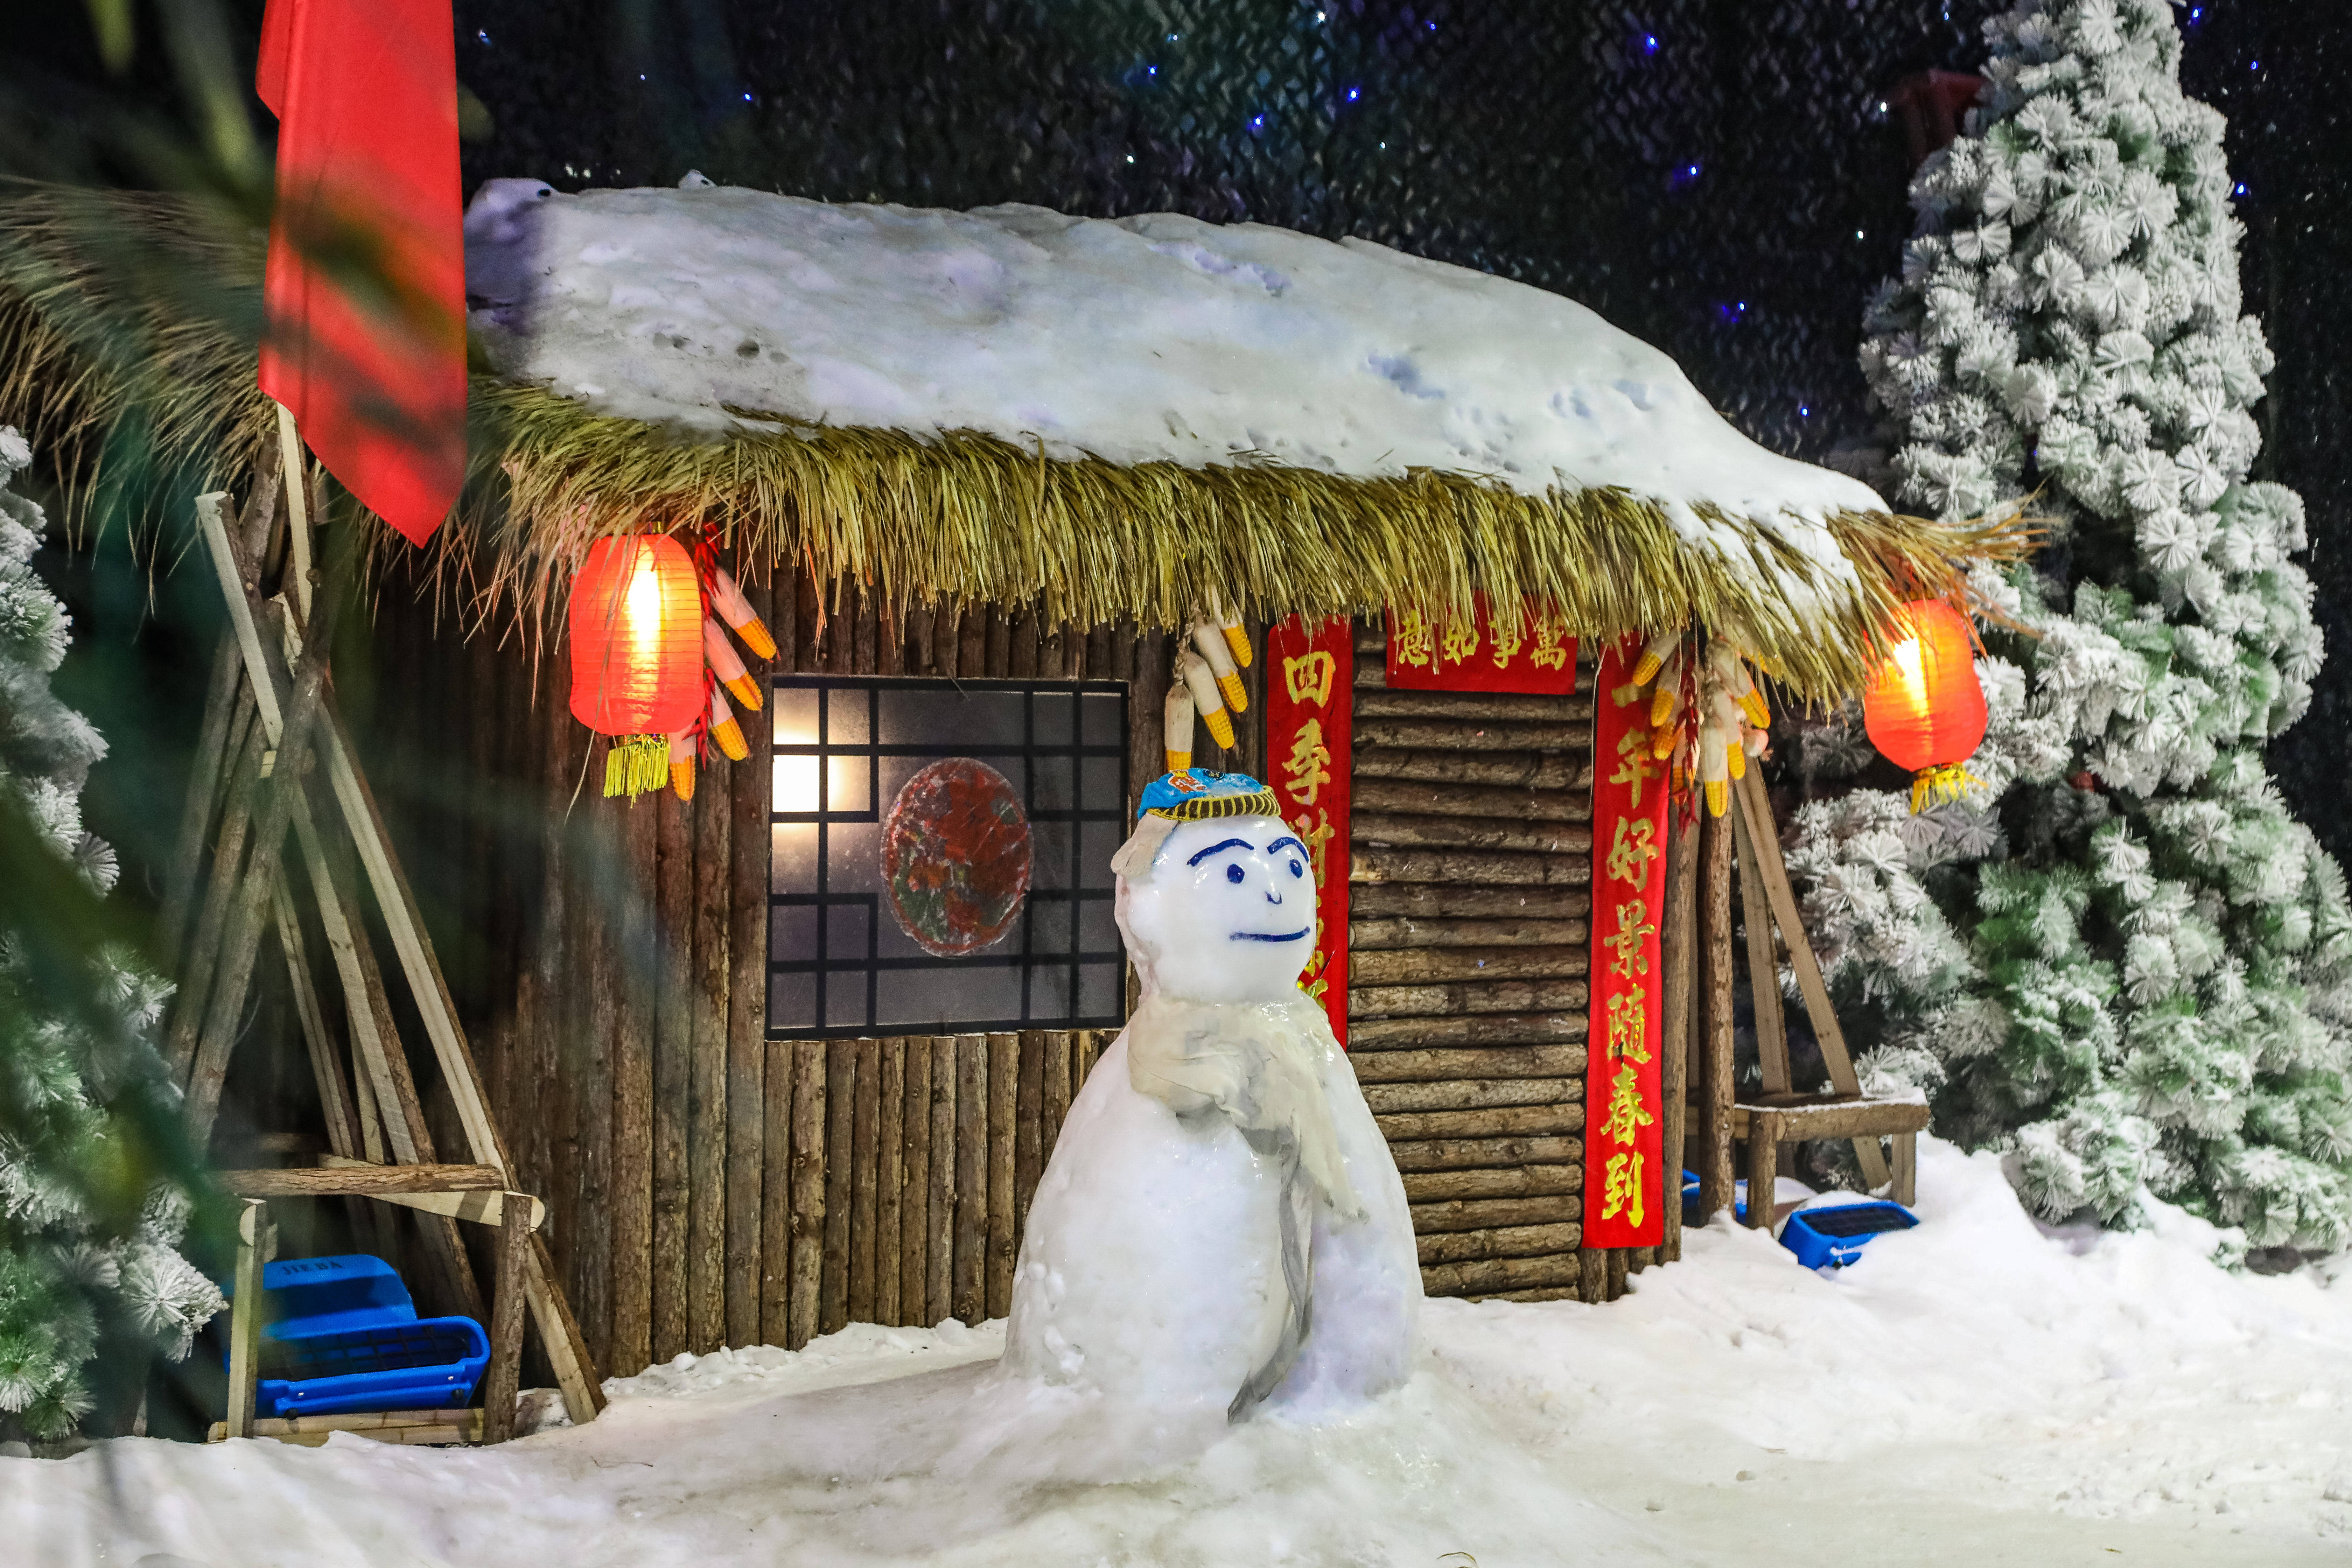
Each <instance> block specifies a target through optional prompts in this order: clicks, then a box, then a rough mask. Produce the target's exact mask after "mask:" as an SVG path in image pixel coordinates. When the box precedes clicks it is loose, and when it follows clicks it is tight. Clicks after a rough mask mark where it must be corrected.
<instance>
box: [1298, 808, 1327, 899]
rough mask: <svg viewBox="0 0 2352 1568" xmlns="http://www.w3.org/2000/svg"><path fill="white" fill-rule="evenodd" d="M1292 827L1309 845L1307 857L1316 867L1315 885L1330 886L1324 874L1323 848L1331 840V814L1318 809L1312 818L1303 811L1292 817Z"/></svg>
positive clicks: (1320, 886)
mask: <svg viewBox="0 0 2352 1568" xmlns="http://www.w3.org/2000/svg"><path fill="white" fill-rule="evenodd" d="M1290 827H1291V831H1292V832H1294V833H1296V834H1297V835H1298V837H1299V838H1300V839H1301V840H1302V841H1304V842H1305V844H1306V846H1307V860H1308V861H1309V862H1311V863H1312V864H1313V866H1314V867H1315V885H1316V886H1317V887H1318V888H1325V887H1328V886H1330V884H1329V883H1328V881H1327V880H1325V879H1324V876H1323V850H1324V847H1325V846H1326V845H1328V844H1329V843H1330V842H1331V837H1332V835H1331V814H1330V813H1329V812H1328V811H1318V812H1317V813H1315V814H1314V816H1313V818H1312V820H1310V819H1309V817H1308V816H1307V813H1306V812H1303V811H1302V812H1300V813H1299V814H1298V815H1297V816H1294V817H1292V818H1291V819H1290Z"/></svg>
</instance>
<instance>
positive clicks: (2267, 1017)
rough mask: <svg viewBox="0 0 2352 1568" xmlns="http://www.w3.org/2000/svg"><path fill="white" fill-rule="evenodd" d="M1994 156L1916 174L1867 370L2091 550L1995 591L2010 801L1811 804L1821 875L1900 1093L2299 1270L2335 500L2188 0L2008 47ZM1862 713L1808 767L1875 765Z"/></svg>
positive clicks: (2041, 1169) (2346, 1083) (1991, 674)
mask: <svg viewBox="0 0 2352 1568" xmlns="http://www.w3.org/2000/svg"><path fill="white" fill-rule="evenodd" d="M1985 30H1986V37H1987V40H1988V42H1989V44H1990V50H1991V58H1990V61H1989V62H1988V64H1987V65H1986V67H1985V76H1986V79H1987V89H1986V94H1985V98H1984V100H1983V106H1982V107H1981V108H1980V109H1979V110H1977V111H1976V122H1975V125H1974V128H1973V130H1972V132H1971V133H1970V134H1969V135H1967V136H1964V137H1963V138H1961V139H1960V140H1959V141H1958V142H1955V143H1954V145H1953V146H1952V147H1951V148H1950V149H1949V150H1948V151H1947V152H1944V153H1937V154H1936V155H1935V156H1934V157H1932V158H1930V159H1929V160H1928V161H1927V163H1926V164H1924V165H1923V166H1922V167H1921V169H1920V170H1919V172H1918V174H1917V175H1916V179H1915V181H1914V184H1913V187H1912V202H1913V205H1914V207H1915V208H1916V211H1917V214H1918V222H1917V230H1916V235H1915V237H1913V239H1912V240H1911V242H1910V244H1909V245H1908V246H1907V247H1906V250H1905V253H1904V268H1903V276H1902V277H1901V278H1900V279H1895V280H1891V281H1889V282H1888V283H1887V284H1886V285H1885V287H1884V288H1883V289H1881V290H1880V292H1879V293H1878V295H1877V296H1876V297H1875V298H1874V299H1873V300H1872V301H1871V303H1870V306H1869V309H1868V311H1867V315H1866V329H1867V332H1868V337H1867V341H1866V342H1865V343H1864V349H1863V353H1862V361H1863V368H1864V372H1865V374H1867V375H1868V377H1869V379H1870V384H1871V387H1872V391H1873V393H1874V395H1875V397H1876V399H1877V400H1878V401H1879V403H1880V404H1881V405H1883V406H1884V407H1885V410H1886V411H1887V414H1888V416H1889V418H1890V421H1891V426H1892V431H1893V434H1894V437H1895V448H1894V451H1893V453H1892V458H1891V465H1892V473H1891V475H1890V477H1889V479H1887V481H1886V484H1887V488H1888V489H1890V490H1891V492H1892V493H1894V494H1895V496H1896V497H1897V499H1898V500H1903V501H1906V502H1909V503H1912V504H1915V505H1917V506H1919V507H1921V508H1922V509H1923V510H1936V511H1938V512H1940V513H1941V514H1942V515H1944V516H1946V517H1948V518H1949V517H1961V516H1969V515H1973V514H1975V513H1977V512H1979V511H1981V510H1985V509H1987V508H1989V507H1993V506H1997V505H1999V504H2000V503H2001V502H2002V501H2003V500H2005V499H2007V498H2011V497H2017V496H2021V495H2024V494H2027V493H2029V492H2033V493H2035V494H2036V496H2037V501H2036V504H2037V507H2038V509H2039V510H2043V511H2046V512H2047V513H2049V514H2050V515H2051V516H2052V517H2053V519H2055V520H2056V521H2058V522H2059V524H2060V525H2061V528H2062V530H2063V532H2062V535H2061V548H2060V549H2059V551H2057V552H2055V560H2056V562H2057V563H2070V564H2067V565H2065V566H2064V567H2063V569H2062V568H2061V567H2060V566H2059V565H2056V564H2053V567H2052V568H2051V570H2049V571H2047V572H2044V573H2033V572H2026V571H2018V572H2014V573H2012V574H2011V575H2010V576H2009V578H2008V579H2007V580H2001V579H1999V578H1997V577H1995V576H1994V575H1993V574H1990V573H1987V574H1983V576H1982V578H1981V579H1980V582H1979V589H1980V597H1981V599H1982V600H1983V601H1985V602H1986V603H1988V604H1990V605H1994V606H1996V607H1997V608H1998V609H1999V610H2000V612H2001V615H2002V616H2003V617H2004V619H2005V622H2006V624H2007V625H2008V626H2013V627H2015V628H2018V630H2019V631H2020V632H2021V633H2023V634H2024V635H2017V634H2016V633H2013V632H2010V631H2004V630H2002V629H2000V627H1998V626H1997V627H1995V628H1994V629H1993V630H1991V631H1990V632H1989V634H1988V637H1987V642H1988V657H1987V658H1985V659H1984V660H1983V661H1981V663H1980V665H1979V669H1980V671H1981V672H1982V673H1983V675H1984V676H1985V679H1986V685H1987V689H1988V696H1989V699H1990V707H1991V710H1992V712H1993V723H1992V726H1991V729H1990V732H1989V735H1988V738H1987V741H1986V744H1985V748H1984V750H1983V751H1982V752H1979V756H1978V758H1977V759H1976V760H1975V761H1974V762H1973V763H1971V764H1970V766H1971V770H1972V771H1973V772H1975V773H1977V774H1978V775H1979V777H1980V778H1982V779H1984V780H1985V781H1986V787H1985V788H1984V789H1983V790H1982V791H1980V792H1979V795H1978V796H1977V798H1976V799H1975V800H1974V801H1973V802H1969V803H1962V804H1958V805H1953V806H1951V807H1948V808H1942V809H1940V810H1939V811H1938V812H1937V813H1933V814H1929V815H1928V816H1925V817H1920V818H1911V817H1908V816H1905V815H1904V814H1902V813H1901V812H1900V811H1899V810H1898V809H1896V808H1895V806H1894V805H1891V804H1890V802H1889V800H1888V798H1887V797H1886V796H1885V795H1882V794H1881V793H1880V792H1876V791H1872V790H1856V791H1853V793H1850V794H1846V795H1843V796H1841V797H1839V798H1835V799H1831V800H1823V801H1819V802H1816V803H1814V804H1813V805H1809V806H1807V807H1806V808H1805V809H1804V811H1803V813H1802V814H1801V820H1800V824H1799V837H1800V840H1801V842H1800V844H1799V846H1798V847H1797V849H1796V850H1795V852H1793V853H1792V855H1791V857H1790V861H1791V866H1792V868H1794V869H1797V870H1798V871H1800V872H1801V874H1802V875H1804V876H1805V877H1806V878H1807V879H1809V881H1810V883H1811V888H1810V891H1809V894H1808V911H1809V914H1810V915H1811V921H1812V923H1813V925H1814V927H1815V929H1816V931H1817V933H1818V934H1820V935H1821V936H1822V938H1823V939H1824V941H1825V942H1826V945H1827V947H1828V949H1829V952H1830V963H1829V965H1828V967H1829V968H1830V970H1831V971H1832V973H1833V974H1834V975H1835V976H1836V977H1837V982H1838V984H1839V985H1840V987H1841V989H1842V991H1843V994H1844V995H1845V997H1846V999H1847V1001H1848V1004H1849V1005H1850V1006H1851V1007H1852V1008H1853V1011H1854V1012H1855V1014H1856V1016H1857V1019H1858V1023H1859V1025H1860V1027H1859V1031H1858V1032H1859V1033H1860V1034H1861V1035H1862V1036H1864V1037H1865V1038H1873V1039H1875V1040H1876V1042H1877V1043H1878V1044H1879V1046H1880V1047H1881V1049H1880V1051H1879V1054H1878V1056H1877V1058H1875V1062H1874V1067H1875V1069H1876V1070H1877V1072H1878V1074H1879V1075H1880V1077H1881V1078H1882V1079H1899V1080H1906V1081H1910V1082H1914V1083H1918V1084H1922V1085H1926V1086H1928V1087H1931V1088H1934V1089H1936V1090H1937V1114H1938V1126H1939V1129H1940V1130H1941V1131H1945V1132H1946V1133H1947V1134H1948V1135H1955V1136H1958V1137H1960V1138H1961V1139H1963V1140H1964V1141H1967V1142H1972V1143H1980V1144H1992V1145H1996V1146H2000V1147H2004V1148H2006V1149H2008V1150H2009V1151H2010V1152H2011V1155H2012V1156H2013V1158H2012V1160H2011V1169H2012V1173H2013V1175H2014V1179H2015V1180H2016V1183H2017V1184H2018V1186H2019V1188H2020V1190H2021V1193H2022V1194H2023V1195H2024V1196H2025V1197H2026V1198H2027V1199H2028V1200H2029V1202H2030V1203H2031V1204H2032V1206H2033V1207H2034V1208H2036V1209H2037V1210H2039V1211H2040V1212H2041V1213H2042V1214H2043V1215H2046V1216H2048V1217H2050V1218H2053V1219H2057V1218H2063V1217H2064V1216H2066V1215H2071V1214H2074V1213H2077V1212H2080V1211H2083V1210H2085V1209H2087V1210H2090V1211H2092V1212H2095V1214H2096V1215H2098V1216H2099V1217H2100V1218H2102V1219H2103V1220H2105V1221H2106V1222H2108V1223H2111V1224H2129V1223H2132V1222H2133V1221H2134V1220H2135V1219H2136V1217H2137V1215H2139V1213H2140V1212H2141V1200H2142V1198H2143V1197H2144V1195H2145V1194H2151V1193H2152V1194H2157V1195H2159V1196H2164V1197H2169V1198H2172V1199H2175V1200H2177V1201H2179V1202H2180V1203H2182V1204H2184V1205H2187V1206H2189V1208H2191V1209H2192V1210H2194V1211H2195V1212H2197V1213H2199V1214H2200V1215H2204V1216H2205V1217H2208V1218H2210V1219H2212V1220H2214V1221H2216V1222H2217V1223H2220V1224H2221V1225H2224V1226H2238V1227H2241V1228H2242V1232H2243V1235H2244V1237H2245V1239H2246V1241H2247V1242H2248V1243H2249V1244H2251V1245H2252V1246H2256V1247H2292V1248H2299V1249H2304V1250H2324V1249H2334V1248H2338V1247H2343V1246H2345V1245H2346V1244H2347V1241H2352V1080H2347V1069H2352V912H2348V911H2347V905H2346V900H2345V888H2344V878H2343V874H2342V872H2341V871H2340V870H2339V869H2338V868H2337V867H2336V864H2335V862H2334V861H2333V860H2332V859H2331V858H2329V857H2328V856H2327V855H2326V853H2325V852H2323V851H2322V850H2321V849H2320V848H2319V847H2318V845H2317V843H2316V841H2315V839H2314V837H2313V836H2312V834H2311V833H2310V831H2309V830H2308V829H2307V828H2305V826H2303V825H2302V824H2300V823H2298V822H2296V821H2294V818H2293V817H2292V816H2291V815H2290V814H2289V813H2288V811H2287V809H2286V806H2285V804H2284V801H2283V800H2282V798H2281V796H2280V795H2279V792H2278V789H2277V787H2276V786H2275V785H2274V784H2273V782H2272V780H2271V778H2270V775H2269V773H2268V772H2267V770H2266V768H2265V766H2264V763H2263V746H2264V744H2265V743H2266V742H2268V741H2269V740H2270V739H2271V737H2273V736H2274V735H2276V734H2277V733H2279V732H2280V731H2283V730H2284V729H2285V728H2286V727H2287V726H2288V725H2290V724H2292V723H2293V722H2294V721H2295V720H2297V719H2298V718H2300V717H2301V716H2302V714H2303V711H2304V710H2305V707H2306V706H2307V705H2308V703H2309V701H2310V695H2311V680H2312V678H2313V677H2314V676H2315V674H2316V673H2317V671H2318V668H2319V662H2320V657H2321V647H2320V634H2319V629H2318V627H2317V626H2316V625H2315V623H2314V621H2313V619H2312V614H2311V605H2312V589H2311V584H2310V581H2309V579H2308V578H2307V577H2306V576H2305V574H2304V572H2303V570H2302V568H2301V567H2300V566H2298V565H2297V564H2296V563H2295V562H2294V559H2293V557H2294V554H2295V553H2296V552H2300V551H2302V550H2303V549H2304V548H2305V542H2306V541H2305V532H2304V512H2303V503H2302V501H2301V500H2300V499H2299V498H2297V497H2296V496H2295V495H2294V492H2292V491H2291V490H2288V489H2284V488H2283V487H2281V486H2278V485H2274V484H2267V483H2262V482H2257V481H2255V480H2253V479H2251V478H2250V477H2249V470H2250V468H2251V465H2252V461H2253V459H2254V457H2255V454H2256V451H2257V448H2258V447H2259V445H2260V438H2261V432H2260V428H2259V426H2257V425H2256V424H2255V422H2254V419H2253V416H2252V412H2251V410H2252V406H2253V405H2255V404H2256V403H2257V402H2258V401H2259V400H2260V398H2261V397H2262V395H2263V375H2264V374H2266V373H2267V372H2268V370H2269V369H2270V365H2271V357H2270V352H2269V349H2268V347H2267V345H2266V343H2265V342H2264V340H2263V331H2262V328H2261V326H2260V324H2259V323H2258V322H2256V321H2254V320H2253V319H2252V317H2249V316H2244V315H2242V314H2241V313H2240V296H2239V288H2238V270H2237V267H2238V262H2237V252H2238V245H2239V240H2240V237H2241V230H2240V226H2239V224H2238V221H2237V219H2236V218H2235V217H2234V216H2231V211H2230V205H2229V201H2230V195H2231V181H2230V174H2229V170H2228V165H2227V163H2226V160H2225V158H2224V156H2223V152H2222V134H2223V131H2224V129H2225V121H2223V118H2222V116H2221V114H2220V113H2219V112H2218V111H2216V110H2213V109H2211V108H2209V107H2208V106H2206V105H2204V104H2201V103H2198V102H2196V101H2194V100H2190V99H2188V98H2186V97H2185V96H2183V94H2182V93H2181V90H2180V84H2179V55H2180V38H2179V32H2178V30H2177V26H2176V23H2175V21H2174V18H2173V16H2172V14H2171V12H2170V10H2169V9H2168V7H2167V6H2166V5H2165V4H2164V3H2163V0H2026V3H2024V4H2021V5H2016V6H2015V7H2013V8H2012V9H2011V10H2009V11H2007V12H2004V13H2002V14H2001V15H2000V16H1995V17H1993V18H1992V19H1991V20H1990V21H1988V22H1987V24H1986V28H1985ZM1857 760H1858V758H1857V747H1856V745H1855V737H1854V736H1853V726H1852V725H1851V723H1850V722H1848V723H1846V724H1843V725H1835V724H1833V725H1832V726H1829V727H1827V728H1825V729H1823V730H1820V731H1815V732H1813V733H1812V734H1811V735H1809V736H1808V737H1807V739H1806V742H1805V762H1804V765H1805V766H1806V768H1807V770H1808V771H1809V772H1811V773H1812V774H1813V775H1814V776H1815V777H1816V778H1832V777H1835V776H1837V775H1839V774H1840V773H1845V772H1847V771H1849V770H1850V769H1851V767H1852V765H1853V763H1854V762H1855V761H1857Z"/></svg>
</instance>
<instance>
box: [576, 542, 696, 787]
mask: <svg viewBox="0 0 2352 1568" xmlns="http://www.w3.org/2000/svg"><path fill="white" fill-rule="evenodd" d="M702 619H703V612H702V590H701V587H700V585H699V584H698V580H697V578H696V576H695V571H694V562H693V559H692V558H691V557H689V556H688V554H687V552H686V547H685V546H684V545H682V544H680V543H678V542H677V540H675V539H672V538H670V537H669V536H668V535H667V534H662V533H646V534H632V535H629V536H627V537H625V538H617V539H600V540H598V541H596V542H594V543H593V544H592V545H590V546H589V547H588V558H587V560H585V561H583V563H581V566H580V574H579V575H578V576H577V577H575V578H573V579H572V717H573V718H575V719H577V720H579V721H581V722H582V723H583V724H585V725H587V726H588V727H589V728H590V729H591V730H593V731H596V732H597V733H599V734H604V735H626V736H657V737H661V738H662V740H663V742H664V747H665V749H664V757H665V759H667V737H669V736H670V735H672V734H675V733H676V732H677V731H680V730H683V729H686V728H688V726H690V725H691V724H693V722H694V721H695V720H696V719H697V718H698V716H699V715H700V714H701V712H702V710H703V708H704V706H705V705H706V704H707V702H708V701H709V699H708V698H706V697H705V696H704V695H703V687H702ZM661 782H662V783H667V782H668V780H667V774H666V773H665V776H664V778H663V779H662V780H661Z"/></svg>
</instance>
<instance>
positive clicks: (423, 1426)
mask: <svg viewBox="0 0 2352 1568" xmlns="http://www.w3.org/2000/svg"><path fill="white" fill-rule="evenodd" d="M338 1432H348V1433H350V1434H351V1435H352V1436H354V1437H364V1438H366V1439H368V1440H369V1441H370V1442H372V1443H401V1444H408V1445H411V1446H415V1445H420V1444H421V1445H426V1446H436V1445H437V1446H443V1447H446V1446H449V1445H453V1444H459V1443H479V1442H481V1441H482V1440H483V1422H482V1412H481V1410H480V1409H479V1408H478V1407H475V1408H468V1409H465V1410H373V1411H366V1412H362V1413H357V1414H353V1415H286V1416H264V1417H263V1418H261V1419H260V1420H258V1421H256V1422H255V1423H254V1424H253V1430H252V1432H251V1433H249V1434H247V1436H255V1437H267V1438H269V1439H271V1440H272V1441H273V1442H278V1443H285V1444H288V1445H289V1446H291V1447H298V1448H319V1447H325V1446H326V1442H327V1439H328V1438H329V1437H331V1436H333V1435H334V1434H335V1433H338ZM227 1436H228V1425H227V1423H226V1422H223V1421H215V1422H214V1423H213V1425H212V1430H211V1431H210V1432H209V1433H207V1434H206V1435H205V1441H206V1442H208V1443H218V1442H222V1441H224V1440H225V1439H226V1437H227Z"/></svg>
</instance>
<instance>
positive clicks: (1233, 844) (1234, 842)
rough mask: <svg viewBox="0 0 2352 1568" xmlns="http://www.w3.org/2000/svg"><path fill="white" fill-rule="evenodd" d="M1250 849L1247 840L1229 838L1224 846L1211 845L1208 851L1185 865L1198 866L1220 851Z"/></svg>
mask: <svg viewBox="0 0 2352 1568" xmlns="http://www.w3.org/2000/svg"><path fill="white" fill-rule="evenodd" d="M1248 847H1250V844H1249V841H1248V840H1247V839H1244V838H1228V839H1226V840H1225V841H1224V842H1223V843H1222V844H1212V845H1210V846H1209V847H1207V848H1206V849H1203V850H1202V851H1201V852H1200V853H1199V854H1198V855H1195V856H1193V857H1192V858H1191V859H1190V860H1187V861H1185V862H1184V864H1186V865H1187V866H1197V865H1199V864H1200V863H1201V862H1202V861H1203V860H1206V859H1207V858H1209V857H1210V856H1212V855H1214V854H1215V853H1216V852H1217V851H1218V850H1220V849H1247V848H1248Z"/></svg>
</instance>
